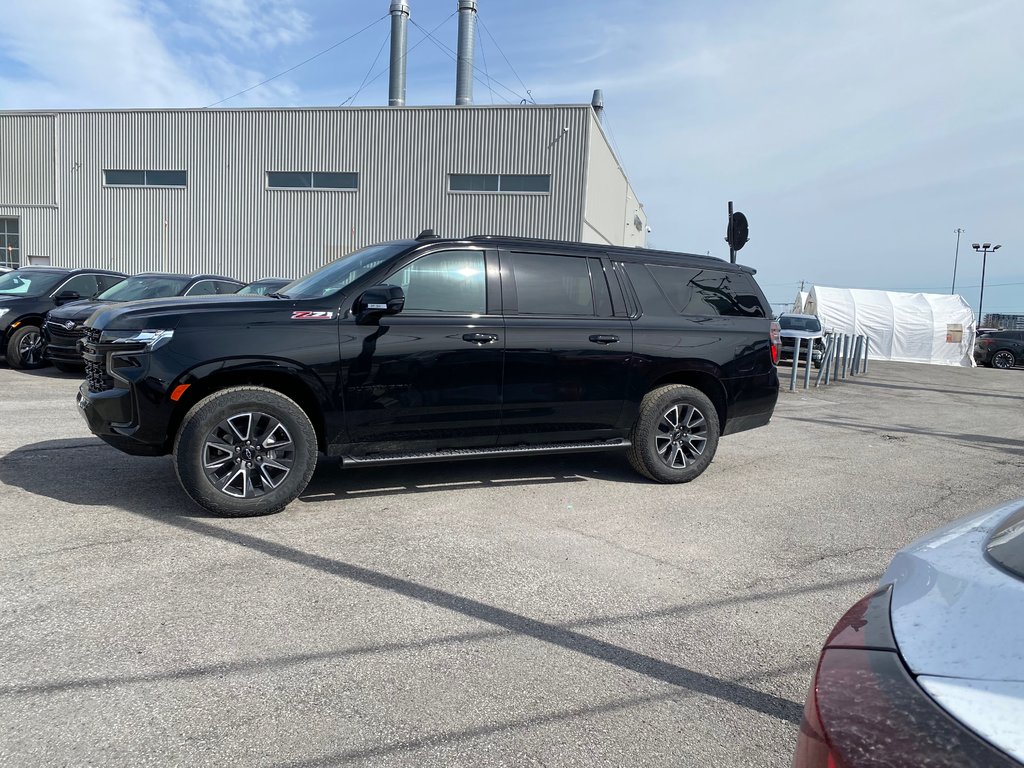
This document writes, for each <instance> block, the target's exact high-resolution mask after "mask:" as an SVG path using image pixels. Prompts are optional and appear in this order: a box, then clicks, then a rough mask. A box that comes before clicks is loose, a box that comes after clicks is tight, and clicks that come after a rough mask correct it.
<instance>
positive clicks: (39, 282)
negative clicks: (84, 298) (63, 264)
mask: <svg viewBox="0 0 1024 768" xmlns="http://www.w3.org/2000/svg"><path fill="white" fill-rule="evenodd" d="M65 277H67V275H66V274H64V273H62V272H58V273H56V274H54V273H53V272H21V271H20V270H19V271H14V272H8V273H7V274H6V275H0V296H42V295H43V294H44V293H49V292H50V291H52V290H53V289H54V288H56V287H57V283H59V282H60V281H61V280H63V279H64V278H65Z"/></svg>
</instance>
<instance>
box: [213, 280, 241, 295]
mask: <svg viewBox="0 0 1024 768" xmlns="http://www.w3.org/2000/svg"><path fill="white" fill-rule="evenodd" d="M213 287H214V289H215V290H216V291H217V293H238V289H239V288H241V287H242V286H240V285H238V284H237V283H229V282H227V281H225V280H218V281H216V282H215V283H214V284H213Z"/></svg>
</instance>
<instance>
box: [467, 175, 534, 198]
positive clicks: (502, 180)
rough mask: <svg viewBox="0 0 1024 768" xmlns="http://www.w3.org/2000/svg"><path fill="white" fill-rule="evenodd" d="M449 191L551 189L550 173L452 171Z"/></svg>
mask: <svg viewBox="0 0 1024 768" xmlns="http://www.w3.org/2000/svg"><path fill="white" fill-rule="evenodd" d="M448 191H449V192H539V193H542V194H543V193H548V192H550V191H551V176H550V174H527V173H450V174H448Z"/></svg>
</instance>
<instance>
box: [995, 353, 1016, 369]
mask: <svg viewBox="0 0 1024 768" xmlns="http://www.w3.org/2000/svg"><path fill="white" fill-rule="evenodd" d="M1016 364H1017V361H1016V359H1014V357H1013V352H1011V351H1010V350H1008V349H1000V350H999V351H997V352H995V353H994V354H993V355H992V357H991V358H989V365H991V366H992V367H993V368H998V369H1000V370H1002V371H1008V370H1010V369H1011V368H1013V366H1015V365H1016Z"/></svg>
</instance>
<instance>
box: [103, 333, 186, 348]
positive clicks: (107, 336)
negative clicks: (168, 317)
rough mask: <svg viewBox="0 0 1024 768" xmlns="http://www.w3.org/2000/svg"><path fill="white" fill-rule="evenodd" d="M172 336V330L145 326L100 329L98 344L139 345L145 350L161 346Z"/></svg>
mask: <svg viewBox="0 0 1024 768" xmlns="http://www.w3.org/2000/svg"><path fill="white" fill-rule="evenodd" d="M173 336H174V331H170V330H167V329H164V328H147V329H145V330H142V331H102V332H101V333H100V344H124V345H126V346H127V345H141V346H142V347H143V348H144V349H145V350H146V351H151V350H154V349H158V348H160V347H162V346H163V345H164V344H166V343H167V342H169V341H170V340H171V339H172V338H173Z"/></svg>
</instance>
